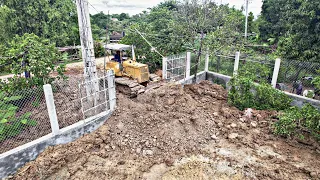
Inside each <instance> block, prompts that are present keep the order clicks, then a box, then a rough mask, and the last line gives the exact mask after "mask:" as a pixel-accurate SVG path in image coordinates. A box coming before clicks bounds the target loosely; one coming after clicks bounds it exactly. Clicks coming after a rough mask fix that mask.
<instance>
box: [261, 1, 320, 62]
mask: <svg viewBox="0 0 320 180" xmlns="http://www.w3.org/2000/svg"><path fill="white" fill-rule="evenodd" d="M261 16H262V19H263V23H261V24H260V35H261V38H262V39H264V40H267V39H270V38H274V39H275V41H274V42H275V43H278V54H279V55H280V56H281V57H282V58H285V59H289V60H300V61H318V60H319V58H320V55H319V53H318V52H319V50H320V41H319V38H320V33H319V32H320V28H319V27H320V1H318V0H309V1H298V0H264V1H263V6H262V13H261Z"/></svg>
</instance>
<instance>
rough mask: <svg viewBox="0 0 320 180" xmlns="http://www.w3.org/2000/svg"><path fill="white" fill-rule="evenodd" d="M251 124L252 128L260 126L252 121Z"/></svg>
mask: <svg viewBox="0 0 320 180" xmlns="http://www.w3.org/2000/svg"><path fill="white" fill-rule="evenodd" d="M250 124H251V126H252V127H257V125H258V123H257V122H256V121H252V122H251V123H250Z"/></svg>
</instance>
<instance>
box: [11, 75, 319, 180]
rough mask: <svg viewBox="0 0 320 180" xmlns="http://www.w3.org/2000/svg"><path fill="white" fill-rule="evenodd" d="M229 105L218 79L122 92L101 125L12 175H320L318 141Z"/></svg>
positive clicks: (266, 115) (264, 116)
mask: <svg viewBox="0 0 320 180" xmlns="http://www.w3.org/2000/svg"><path fill="white" fill-rule="evenodd" d="M274 115H275V112H266V111H253V113H252V117H251V118H249V117H247V116H245V113H244V112H242V111H239V110H237V109H236V108H234V107H230V106H229V105H228V104H227V93H226V91H225V90H224V89H223V88H222V87H221V86H218V85H212V84H210V83H209V82H206V81H205V82H202V83H200V84H199V85H188V86H185V87H184V88H183V87H182V86H180V85H167V86H164V87H161V88H160V89H157V90H151V91H149V92H147V93H145V94H143V95H141V96H139V97H138V98H137V99H133V100H132V99H128V98H126V97H125V96H123V95H121V94H119V95H118V108H117V110H116V111H115V113H114V115H113V117H112V118H111V119H109V120H108V122H106V124H105V125H104V126H102V127H101V128H100V129H99V130H97V131H96V132H94V133H92V134H89V135H86V136H84V137H82V138H80V139H79V140H77V141H75V142H72V143H69V144H66V145H60V146H55V147H50V148H48V149H47V150H46V151H45V152H43V153H42V154H41V155H40V156H39V157H38V158H37V159H36V160H35V161H34V162H30V163H28V164H27V165H26V166H25V167H24V168H22V169H20V171H19V172H18V173H17V174H16V175H15V176H14V178H13V179H91V180H94V179H164V180H169V179H312V178H313V179H317V178H320V176H319V174H320V154H319V150H320V148H319V145H318V144H317V143H315V142H314V143H313V141H312V140H310V141H309V142H311V144H310V143H309V145H305V144H300V143H298V142H296V141H294V140H286V139H282V138H278V137H276V136H274V135H273V134H272V131H271V122H272V121H275V120H274V119H272V118H269V117H270V116H271V117H272V116H274Z"/></svg>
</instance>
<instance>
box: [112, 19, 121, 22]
mask: <svg viewBox="0 0 320 180" xmlns="http://www.w3.org/2000/svg"><path fill="white" fill-rule="evenodd" d="M111 21H113V22H118V21H119V19H117V18H111Z"/></svg>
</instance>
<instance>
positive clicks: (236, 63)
mask: <svg viewBox="0 0 320 180" xmlns="http://www.w3.org/2000/svg"><path fill="white" fill-rule="evenodd" d="M239 61H240V52H236V58H235V60H234V68H233V76H236V75H237V74H238V69H239Z"/></svg>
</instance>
